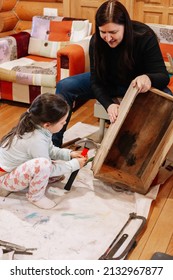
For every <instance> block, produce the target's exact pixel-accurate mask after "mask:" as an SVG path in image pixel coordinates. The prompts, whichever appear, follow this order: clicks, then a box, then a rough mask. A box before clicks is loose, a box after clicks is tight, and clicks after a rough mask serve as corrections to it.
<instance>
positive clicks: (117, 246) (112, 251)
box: [99, 213, 146, 260]
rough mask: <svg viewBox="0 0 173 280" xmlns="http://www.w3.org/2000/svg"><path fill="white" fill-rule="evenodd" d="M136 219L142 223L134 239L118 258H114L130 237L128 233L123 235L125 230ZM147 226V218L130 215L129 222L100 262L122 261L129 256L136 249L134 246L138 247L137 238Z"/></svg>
mask: <svg viewBox="0 0 173 280" xmlns="http://www.w3.org/2000/svg"><path fill="white" fill-rule="evenodd" d="M134 219H139V220H141V221H142V222H141V224H140V226H139V228H138V230H137V231H136V233H135V234H134V235H133V237H132V239H131V240H130V242H129V243H128V244H127V246H126V248H125V249H124V251H123V252H122V253H121V254H120V255H119V256H118V257H114V255H115V253H116V252H118V250H119V249H120V248H121V246H122V245H123V244H124V242H125V241H126V240H127V238H128V236H129V235H128V234H127V233H124V234H123V232H124V229H125V228H126V227H127V225H129V223H130V222H131V221H132V220H134ZM145 224H146V218H145V217H143V216H138V215H137V214H136V213H130V214H129V218H128V220H127V222H126V223H125V225H124V226H123V227H122V229H121V230H120V232H119V233H118V234H117V236H116V237H115V239H114V240H113V241H112V243H111V244H110V246H109V247H108V249H107V250H106V251H105V253H104V254H103V255H102V256H101V257H100V258H99V260H120V259H122V258H123V257H125V256H127V254H128V253H129V252H130V251H131V249H132V248H133V247H134V245H136V238H137V236H138V235H139V233H140V232H141V231H142V229H143V228H144V225H145Z"/></svg>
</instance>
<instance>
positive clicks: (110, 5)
mask: <svg viewBox="0 0 173 280" xmlns="http://www.w3.org/2000/svg"><path fill="white" fill-rule="evenodd" d="M107 23H115V24H120V25H124V38H123V42H121V45H122V46H121V47H122V50H123V51H122V52H121V57H120V58H119V62H120V63H119V65H118V69H119V70H120V69H121V67H122V66H123V65H126V68H127V70H129V71H130V70H131V69H132V66H133V58H132V51H133V28H132V21H131V19H130V16H129V14H128V12H127V10H126V8H125V7H124V6H123V5H122V4H121V3H120V2H119V1H116V0H109V1H106V2H104V3H103V4H102V5H101V6H100V7H99V8H98V10H97V12H96V16H95V25H96V26H95V30H96V32H95V52H94V60H95V68H96V72H97V75H98V77H99V78H100V79H101V80H102V81H106V78H107V73H108V71H107V70H108V69H106V65H107V55H108V54H109V51H110V47H109V46H108V44H107V43H106V42H105V41H104V40H103V39H102V38H101V37H100V31H99V27H100V26H103V25H105V24H107ZM107 67H109V66H107ZM123 68H124V67H123Z"/></svg>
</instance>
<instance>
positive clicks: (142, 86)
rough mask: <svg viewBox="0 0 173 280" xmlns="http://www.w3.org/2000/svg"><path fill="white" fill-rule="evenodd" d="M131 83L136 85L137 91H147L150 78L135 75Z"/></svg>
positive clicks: (149, 86)
mask: <svg viewBox="0 0 173 280" xmlns="http://www.w3.org/2000/svg"><path fill="white" fill-rule="evenodd" d="M131 85H132V86H133V87H136V88H137V90H138V93H139V92H147V91H148V90H150V88H151V80H150V78H149V77H148V76H147V75H145V74H144V75H141V76H138V77H136V78H135V79H134V80H133V81H132V82H131Z"/></svg>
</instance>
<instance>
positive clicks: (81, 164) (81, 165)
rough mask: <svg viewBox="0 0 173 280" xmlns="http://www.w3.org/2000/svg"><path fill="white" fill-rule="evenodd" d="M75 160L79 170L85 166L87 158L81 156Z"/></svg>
mask: <svg viewBox="0 0 173 280" xmlns="http://www.w3.org/2000/svg"><path fill="white" fill-rule="evenodd" d="M76 159H77V160H78V161H79V165H80V168H82V167H83V166H84V165H85V164H86V162H87V160H88V157H84V156H82V157H81V158H76Z"/></svg>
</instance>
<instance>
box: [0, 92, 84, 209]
mask: <svg viewBox="0 0 173 280" xmlns="http://www.w3.org/2000/svg"><path fill="white" fill-rule="evenodd" d="M68 113H69V106H68V104H67V102H66V101H65V100H64V99H63V98H62V97H61V96H60V95H59V94H58V95H57V94H50V93H45V94H41V95H39V96H38V97H37V98H36V99H35V100H34V101H33V102H32V104H31V106H30V108H29V109H28V110H27V111H26V112H25V113H23V114H22V115H21V117H20V119H19V122H18V124H17V126H16V127H14V128H12V130H11V131H10V132H9V133H8V134H7V135H5V136H4V137H3V138H2V139H1V141H0V188H2V189H4V190H6V191H9V192H17V191H20V190H23V189H25V188H27V187H28V193H27V195H26V196H27V199H28V200H29V201H30V202H31V203H33V204H34V205H36V206H38V207H40V208H43V209H51V208H53V207H54V206H55V205H56V203H55V202H54V201H52V200H50V199H48V198H47V197H46V196H45V190H46V187H47V185H48V181H49V178H51V177H55V176H62V175H63V174H64V173H66V172H73V171H75V170H78V169H80V168H81V167H83V166H84V165H85V163H86V161H87V158H86V157H83V156H82V155H81V154H80V151H72V150H70V149H60V148H58V147H55V146H54V145H53V143H52V134H53V133H56V132H58V131H60V130H61V129H62V127H63V126H64V125H65V123H66V119H67V116H68Z"/></svg>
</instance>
